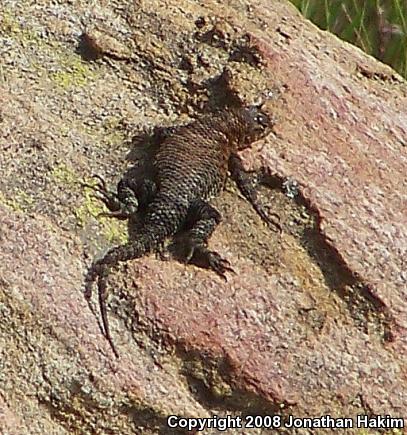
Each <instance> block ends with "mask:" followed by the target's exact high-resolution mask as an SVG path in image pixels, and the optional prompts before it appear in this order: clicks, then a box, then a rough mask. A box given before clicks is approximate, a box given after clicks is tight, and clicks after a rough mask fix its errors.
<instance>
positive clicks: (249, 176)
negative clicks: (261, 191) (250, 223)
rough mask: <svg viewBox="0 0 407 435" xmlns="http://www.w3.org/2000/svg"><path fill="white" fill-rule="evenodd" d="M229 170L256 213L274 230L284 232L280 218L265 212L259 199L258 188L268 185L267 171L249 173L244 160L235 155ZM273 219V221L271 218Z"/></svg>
mask: <svg viewBox="0 0 407 435" xmlns="http://www.w3.org/2000/svg"><path fill="white" fill-rule="evenodd" d="M229 170H230V172H231V176H232V179H233V180H234V181H235V183H236V185H237V187H238V189H239V190H240V193H241V194H242V195H243V196H244V197H245V198H246V199H247V201H249V202H250V204H251V205H252V207H253V208H254V210H255V211H256V213H257V214H258V215H259V216H260V218H261V219H262V220H263V221H264V222H265V223H266V224H267V225H268V226H269V227H271V228H272V229H274V230H275V229H277V230H278V231H279V232H282V228H281V225H280V223H279V217H278V215H277V214H275V213H271V215H270V216H269V214H268V213H266V211H265V210H264V207H263V206H262V205H261V203H260V201H259V200H258V197H257V190H258V187H259V186H260V185H261V184H263V185H268V183H267V182H266V180H267V176H266V174H267V171H266V169H265V168H264V167H262V168H260V169H259V170H258V171H247V170H245V169H244V167H243V163H242V160H241V159H240V157H239V156H237V155H236V154H233V155H232V156H231V157H230V159H229ZM271 217H273V219H272V218H271Z"/></svg>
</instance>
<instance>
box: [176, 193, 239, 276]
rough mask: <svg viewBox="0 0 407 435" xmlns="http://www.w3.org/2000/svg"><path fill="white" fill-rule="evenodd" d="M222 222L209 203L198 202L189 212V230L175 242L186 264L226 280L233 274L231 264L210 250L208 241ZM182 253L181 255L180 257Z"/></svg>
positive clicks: (178, 252) (177, 250)
mask: <svg viewBox="0 0 407 435" xmlns="http://www.w3.org/2000/svg"><path fill="white" fill-rule="evenodd" d="M220 221H221V215H220V213H219V212H218V211H217V210H216V209H215V208H214V207H212V206H211V205H210V204H209V203H207V202H205V201H202V200H197V201H196V202H194V203H193V205H192V206H191V207H190V209H189V211H188V216H187V230H186V231H184V232H182V233H181V234H180V235H179V236H178V237H177V238H176V240H175V242H174V244H175V249H176V252H177V254H178V256H179V257H181V259H182V260H183V261H184V262H185V263H189V262H191V263H193V264H195V265H197V266H200V267H204V268H206V269H211V270H213V271H214V272H215V273H216V274H217V275H219V276H220V277H221V278H223V279H224V280H226V275H225V273H226V272H233V269H232V268H231V267H230V263H229V262H228V261H227V260H225V259H224V258H222V257H221V255H220V254H219V253H217V252H215V251H211V250H209V249H208V247H207V245H208V240H209V238H210V236H211V235H212V233H213V231H214V230H215V228H216V227H217V225H218V224H219V223H220ZM180 253H181V255H179V254H180Z"/></svg>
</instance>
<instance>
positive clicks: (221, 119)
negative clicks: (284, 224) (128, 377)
mask: <svg viewBox="0 0 407 435" xmlns="http://www.w3.org/2000/svg"><path fill="white" fill-rule="evenodd" d="M271 127H272V121H271V118H270V117H269V116H268V115H267V114H266V113H265V112H264V111H262V110H261V107H257V106H250V107H246V108H244V107H243V108H242V107H240V108H227V109H224V110H221V111H219V112H218V113H215V114H211V115H207V116H204V117H202V118H200V119H198V120H196V121H194V122H192V123H191V124H188V125H185V126H180V127H177V128H175V129H174V130H173V131H170V132H169V134H167V136H166V137H164V138H163V140H162V143H161V144H160V146H159V148H158V150H157V152H156V154H155V156H154V159H153V160H152V165H151V167H152V171H151V173H150V174H149V176H148V177H146V178H144V179H143V180H142V181H141V182H135V180H132V179H130V180H124V179H123V180H121V182H119V184H118V188H117V193H112V192H109V191H108V190H107V189H106V186H105V183H104V182H103V180H102V179H99V180H100V183H99V184H98V185H96V186H94V188H95V189H96V190H97V191H98V192H99V193H100V195H101V199H102V200H103V202H104V203H105V204H106V206H107V207H108V208H109V210H110V211H111V213H105V215H108V216H114V217H118V218H130V217H131V216H132V215H133V214H135V213H137V212H138V210H140V208H142V209H143V213H142V222H141V228H140V230H139V233H138V234H137V235H136V237H135V238H134V239H133V240H130V241H129V242H128V243H127V244H125V245H121V246H116V247H114V248H112V249H110V250H109V251H108V252H107V253H106V255H105V256H104V257H103V258H101V259H99V260H96V261H94V263H93V264H92V266H91V267H90V269H89V271H88V274H87V277H86V290H85V296H86V298H87V299H90V297H91V293H92V284H93V282H94V281H97V287H98V291H99V304H100V311H101V315H102V321H103V327H104V331H105V335H106V338H107V340H108V341H109V343H110V345H111V347H112V350H113V352H114V353H115V355H116V356H118V353H117V351H116V349H115V346H114V344H113V340H112V338H111V335H110V330H109V324H108V320H107V312H106V297H107V287H106V281H107V277H108V275H109V272H110V270H111V268H112V267H114V266H116V265H117V264H118V263H119V262H123V261H128V260H133V259H136V258H140V257H142V256H144V255H146V254H147V253H149V252H157V251H159V250H160V247H161V246H162V244H163V242H164V241H165V240H166V239H167V238H168V237H173V236H175V235H176V234H179V233H180V231H182V238H181V240H182V245H183V246H182V250H183V253H184V254H185V262H189V261H191V260H197V261H199V262H200V263H202V262H203V263H204V264H205V265H206V266H207V267H208V268H210V269H212V270H213V271H214V272H216V273H217V274H218V275H219V276H221V277H222V278H224V279H226V278H225V272H228V271H233V270H232V269H231V267H230V264H229V262H228V261H227V260H225V259H223V258H222V257H221V256H220V255H219V254H218V253H217V252H214V251H210V250H209V249H208V247H207V243H208V239H209V237H210V236H211V234H212V233H213V231H214V230H215V228H216V226H217V225H218V224H219V222H220V221H221V215H220V213H219V212H218V211H217V210H216V209H215V208H214V207H212V206H211V205H210V204H209V202H208V201H209V200H210V199H211V198H213V197H214V196H216V195H218V194H219V193H220V191H221V190H222V188H223V187H224V184H225V181H226V178H227V175H228V170H229V171H230V173H231V176H232V178H233V179H234V180H235V181H236V183H237V185H238V187H239V189H240V191H241V193H242V194H243V196H244V197H245V198H246V199H248V200H249V201H250V202H251V204H252V206H253V207H254V209H255V210H256V212H257V213H258V214H259V215H260V217H261V218H262V219H263V220H264V221H265V222H267V223H268V224H270V225H272V226H274V227H278V228H279V229H281V228H280V227H279V225H278V223H276V222H275V221H274V220H272V219H270V217H269V216H268V215H267V214H266V213H265V211H264V210H263V209H262V207H261V205H260V204H259V202H258V200H257V195H256V188H257V185H258V184H259V183H261V182H262V173H260V176H259V174H258V173H254V172H247V171H245V170H244V169H243V165H242V161H241V159H240V158H239V156H238V155H237V152H238V151H240V150H242V149H244V148H246V147H248V146H250V145H251V143H252V142H254V141H256V140H258V139H260V138H262V137H264V136H265V135H267V134H268V133H269V132H270V130H271Z"/></svg>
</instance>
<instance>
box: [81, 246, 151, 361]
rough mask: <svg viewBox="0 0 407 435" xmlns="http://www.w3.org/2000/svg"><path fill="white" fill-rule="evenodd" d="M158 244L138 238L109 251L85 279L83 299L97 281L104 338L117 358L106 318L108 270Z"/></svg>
mask: <svg viewBox="0 0 407 435" xmlns="http://www.w3.org/2000/svg"><path fill="white" fill-rule="evenodd" d="M157 244H158V243H157V242H156V241H155V240H154V239H151V238H149V237H140V238H138V239H137V240H135V241H132V242H131V243H129V244H126V245H121V246H116V247H115V248H112V249H110V250H109V251H108V252H107V253H106V255H105V256H104V257H103V258H101V259H100V260H97V261H96V262H95V263H93V264H92V266H91V267H90V269H89V271H88V273H87V276H86V279H85V297H86V299H88V300H89V299H90V298H91V296H92V285H93V283H94V282H95V281H96V280H97V287H98V296H99V307H100V314H101V316H102V324H103V329H104V333H105V337H106V339H107V341H108V342H109V344H110V347H111V348H112V351H113V353H114V354H115V356H116V357H117V358H118V357H119V354H118V352H117V350H116V347H115V345H114V343H113V339H112V337H111V335H110V328H109V322H108V318H107V309H106V299H107V285H106V284H107V277H108V276H109V272H110V269H111V268H112V267H114V266H117V264H118V263H119V262H121V261H128V260H133V259H136V258H140V257H142V256H143V255H145V254H147V253H148V252H150V251H151V250H152V249H154V247H155V246H156V245H157Z"/></svg>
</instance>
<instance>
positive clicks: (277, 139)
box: [0, 0, 407, 435]
mask: <svg viewBox="0 0 407 435" xmlns="http://www.w3.org/2000/svg"><path fill="white" fill-rule="evenodd" d="M84 35H87V36H86V37H85V47H84V46H83V44H84ZM89 43H90V44H91V47H89V46H86V44H88V45H89ZM81 44H82V45H81ZM92 44H93V46H92ZM84 48H85V51H84ZM86 50H88V51H86ZM89 50H90V52H89ZM92 50H93V51H92ZM89 53H90V55H89ZM92 54H93V55H92ZM0 55H1V64H0V126H1V128H0V171H1V175H2V176H1V181H0V227H1V232H0V252H1V254H0V255H1V257H0V258H1V261H0V432H1V433H4V434H18V435H21V434H43V433H50V434H64V433H67V434H68V433H81V434H82V433H83V434H88V433H100V434H106V433H109V434H132V433H143V434H156V433H161V434H165V433H168V434H173V433H177V432H176V430H175V429H171V428H168V427H167V417H168V415H170V414H176V415H181V416H185V417H211V416H214V415H217V416H225V415H232V416H241V415H246V414H274V413H277V414H279V415H281V416H283V417H287V416H288V415H294V416H298V417H304V416H306V417H319V416H321V415H327V414H329V415H331V416H334V417H352V418H355V417H356V415H358V414H366V415H372V414H381V415H386V414H387V415H391V416H393V417H403V416H404V417H405V416H406V415H407V371H406V363H405V361H406V360H407V355H406V354H407V332H406V331H407V274H406V270H407V268H406V258H407V252H406V251H407V214H406V210H407V196H406V187H407V175H406V174H407V171H406V167H407V161H406V160H407V158H406V143H407V142H406V141H407V139H406V138H407V110H406V107H407V85H406V82H405V81H403V80H402V79H401V78H400V77H399V76H398V75H397V74H396V73H395V72H394V71H392V70H391V69H390V68H388V67H386V66H384V65H382V64H380V63H378V62H376V61H375V60H373V59H372V58H370V57H367V56H365V55H364V54H363V53H362V52H361V51H360V50H358V49H356V48H354V47H352V46H350V45H347V44H345V43H343V42H341V41H339V40H338V39H337V38H335V37H334V36H332V35H330V34H328V33H325V32H321V31H319V30H318V29H316V28H315V27H314V26H313V25H312V24H310V23H309V22H307V21H305V20H304V19H303V18H301V17H300V15H299V14H298V12H297V11H296V10H295V9H294V8H293V7H292V6H291V5H289V4H288V3H286V2H280V1H278V2H277V1H275V2H274V1H265V0H260V1H258V2H249V1H240V0H234V1H232V0H231V1H228V2H223V3H219V2H216V1H212V0H211V1H207V2H194V1H186V0H181V1H175V0H169V1H165V2H163V1H160V2H158V1H155V0H153V1H150V2H141V1H137V2H134V1H132V2H130V1H124V2H123V1H111V2H100V4H99V6H98V7H96V6H94V5H92V4H89V2H84V1H77V2H60V1H55V2H52V3H50V2H48V1H45V0H39V1H37V2H35V3H34V2H28V1H25V0H24V1H20V2H17V1H15V0H3V1H2V4H1V6H0ZM232 100H241V101H243V102H246V103H254V102H257V101H259V100H266V107H267V109H268V110H270V111H271V112H272V113H273V115H274V117H275V119H276V126H275V131H274V134H272V135H271V136H270V137H268V138H267V139H266V140H264V141H261V142H259V143H258V144H255V145H254V146H253V147H252V149H249V150H246V151H244V153H242V156H243V157H244V159H245V162H246V164H247V167H248V168H255V167H258V166H260V165H265V166H266V167H267V168H268V169H269V171H270V181H271V184H272V185H273V186H274V188H273V189H270V188H267V187H264V188H262V190H261V199H262V201H264V204H265V206H266V207H267V208H269V209H270V211H271V210H272V211H273V212H276V213H277V214H278V215H279V217H280V221H281V224H282V226H283V230H284V231H283V233H282V234H281V235H278V234H276V233H273V232H271V231H269V229H268V228H266V227H265V226H264V225H263V224H262V222H261V221H260V220H259V218H258V217H257V216H256V214H255V213H254V212H253V211H252V209H251V208H250V206H249V205H248V204H247V203H245V201H244V200H243V199H242V198H240V196H239V195H238V194H237V192H236V189H235V187H234V186H233V185H232V184H231V183H230V184H228V186H227V188H226V190H225V192H224V194H223V195H222V196H221V197H220V198H218V199H216V201H215V202H214V204H215V205H216V207H217V208H218V209H219V210H220V211H221V212H222V215H223V216H224V220H223V222H222V224H221V225H220V226H219V228H218V230H217V231H216V232H215V234H214V236H213V238H212V240H211V247H213V248H214V249H217V250H218V251H219V252H221V253H222V254H223V255H224V256H225V257H226V258H228V259H229V261H230V262H231V263H232V265H233V268H234V270H235V272H236V273H235V274H231V275H230V276H229V279H228V282H227V283H225V282H223V281H222V280H220V279H219V278H218V277H217V276H215V275H214V274H213V273H210V272H208V271H206V270H202V269H199V268H197V267H195V266H185V265H182V264H180V263H178V262H177V261H175V260H174V259H170V260H169V261H165V262H163V261H161V260H160V259H157V258H155V256H154V255H152V256H149V257H146V258H144V259H142V260H139V261H136V262H130V263H129V264H126V265H123V266H122V267H121V268H120V270H118V271H117V272H115V273H113V274H112V276H111V277H110V280H109V288H110V289H111V295H110V298H109V317H110V322H111V328H112V335H113V337H114V339H115V342H116V345H117V347H118V350H119V352H120V359H119V360H117V359H115V358H114V356H113V354H112V352H111V349H110V348H109V346H108V344H107V343H106V340H105V339H104V337H103V335H102V334H101V330H100V325H99V322H98V319H99V313H98V308H97V304H96V300H95V301H93V302H92V304H91V305H88V304H87V303H86V301H85V300H84V297H83V279H84V274H85V272H86V268H87V267H88V265H89V264H90V262H91V260H92V259H93V257H94V256H95V255H101V254H102V253H103V252H104V251H105V250H106V249H107V248H108V247H109V246H112V245H114V244H117V243H122V242H123V241H124V240H126V237H127V233H128V231H127V230H128V229H129V230H132V228H126V226H125V225H124V224H123V223H120V222H117V221H111V220H106V219H103V218H98V217H97V216H98V213H99V212H100V211H101V210H102V208H101V204H100V203H99V202H98V201H97V200H96V199H95V198H94V197H93V196H92V194H91V192H90V191H89V190H88V189H86V188H84V187H83V185H82V184H81V183H83V182H84V181H85V182H86V181H89V179H90V177H91V176H92V175H93V174H100V175H102V176H103V177H105V178H106V179H107V180H108V181H109V182H110V183H111V184H112V185H114V183H116V182H117V181H118V180H119V179H120V176H121V174H122V173H123V172H124V171H125V170H126V168H127V167H128V166H129V165H132V164H133V162H132V161H131V160H132V159H133V157H132V153H133V152H135V153H136V154H137V149H136V150H134V149H131V148H132V146H133V147H134V146H135V144H136V143H137V141H136V140H135V139H134V138H135V137H139V136H140V134H141V135H143V134H145V132H146V131H147V132H148V131H149V130H150V129H151V128H152V127H153V126H156V125H174V124H176V123H182V122H185V121H186V120H188V119H191V118H194V117H196V116H199V114H200V113H203V112H208V111H210V110H213V109H215V108H216V107H218V106H220V105H222V104H224V102H225V101H227V102H230V101H232ZM147 148H148V147H147ZM126 156H127V160H126ZM130 234H131V231H130ZM279 431H280V432H282V433H298V434H307V433H309V434H319V433H321V434H322V433H323V434H327V433H337V432H338V430H337V429H332V428H331V429H325V430H321V429H315V428H314V429H296V430H289V429H284V428H280V429H279ZM179 433H185V431H182V430H180V431H179ZM204 433H208V434H211V433H217V432H216V431H215V430H209V429H208V430H206V431H205V432H204ZM229 433H235V434H244V433H247V430H245V429H244V428H241V429H233V430H230V431H229ZM250 433H253V434H256V433H258V434H260V433H271V431H270V430H267V429H265V428H263V429H253V430H252V431H251V432H250ZM273 433H274V431H273ZM348 433H355V434H362V433H366V431H365V432H364V431H363V428H356V427H354V428H353V429H351V430H350V431H349V432H348ZM371 433H375V430H372V431H371ZM393 433H402V431H400V430H399V431H398V432H397V431H396V432H393Z"/></svg>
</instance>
